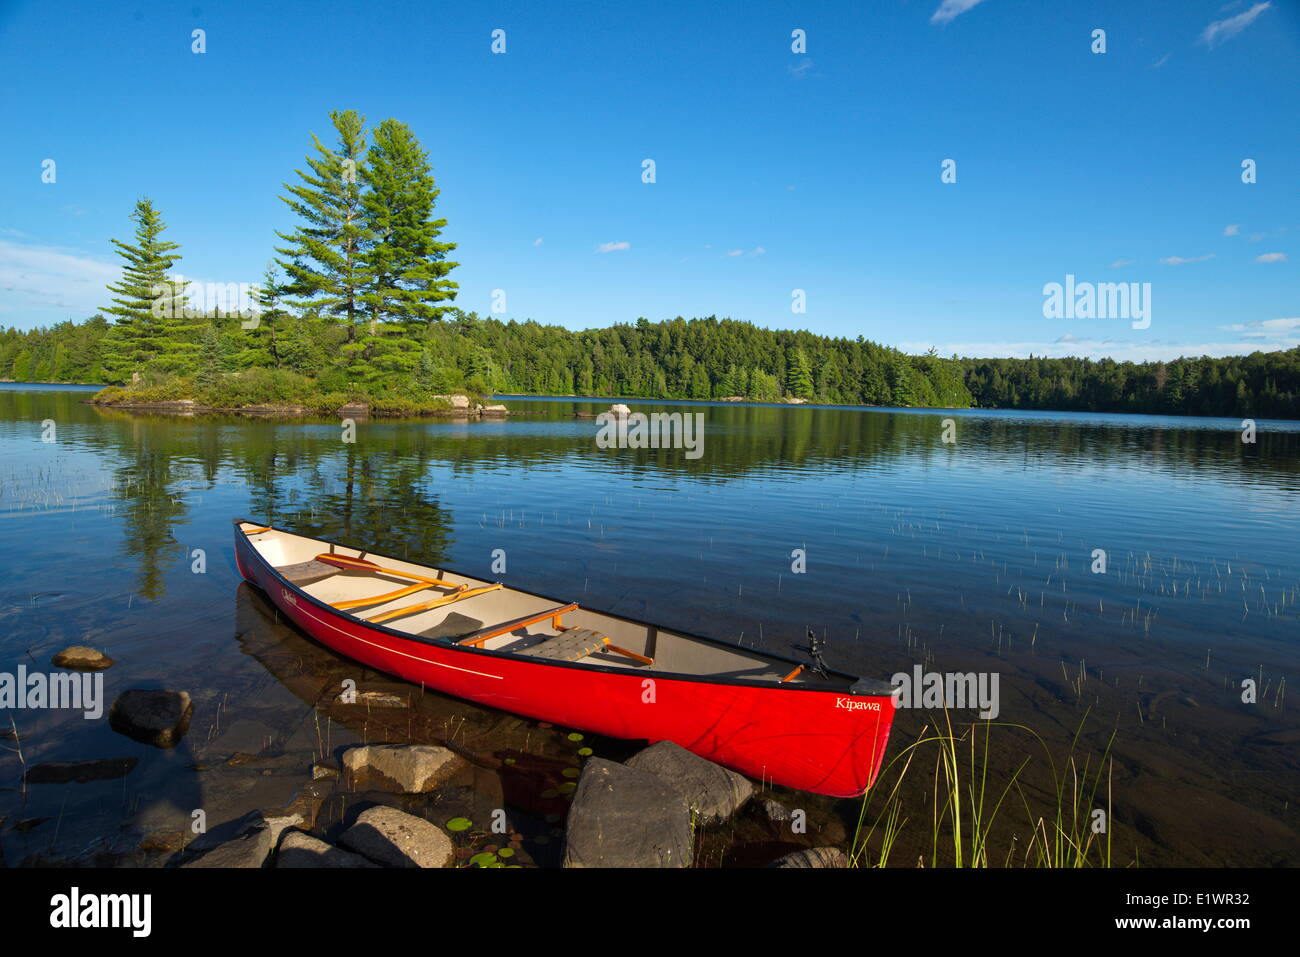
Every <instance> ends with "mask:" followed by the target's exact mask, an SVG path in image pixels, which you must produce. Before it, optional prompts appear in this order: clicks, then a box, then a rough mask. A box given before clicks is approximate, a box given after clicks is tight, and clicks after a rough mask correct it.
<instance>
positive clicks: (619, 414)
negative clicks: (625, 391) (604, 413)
mask: <svg viewBox="0 0 1300 957" xmlns="http://www.w3.org/2000/svg"><path fill="white" fill-rule="evenodd" d="M609 414H610V415H612V416H614V417H615V418H617V419H626V418H627V417H628V416H629V415H631V414H632V410H631V409H629V408H628V407H627V406H625V405H623V404H622V403H619V404H618V405H611V406H610V407H609Z"/></svg>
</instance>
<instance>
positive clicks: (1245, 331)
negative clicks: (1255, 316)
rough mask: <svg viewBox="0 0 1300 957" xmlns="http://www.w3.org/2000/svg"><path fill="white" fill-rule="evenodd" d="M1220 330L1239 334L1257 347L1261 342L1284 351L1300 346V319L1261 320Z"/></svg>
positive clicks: (1241, 323) (1223, 327) (1222, 327)
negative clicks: (1273, 345)
mask: <svg viewBox="0 0 1300 957" xmlns="http://www.w3.org/2000/svg"><path fill="white" fill-rule="evenodd" d="M1219 328H1220V329H1223V330H1224V331H1226V332H1239V333H1241V338H1242V339H1247V340H1250V341H1251V342H1252V343H1253V344H1255V345H1256V346H1258V345H1259V343H1261V342H1266V343H1272V344H1275V345H1277V346H1278V347H1279V348H1283V349H1289V348H1291V347H1292V346H1300V318H1292V319H1261V320H1259V321H1257V322H1239V323H1235V324H1233V325H1231V326H1219Z"/></svg>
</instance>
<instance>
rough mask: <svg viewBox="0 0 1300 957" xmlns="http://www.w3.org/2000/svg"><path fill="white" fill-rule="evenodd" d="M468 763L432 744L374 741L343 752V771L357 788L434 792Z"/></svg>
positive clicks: (349, 785)
mask: <svg viewBox="0 0 1300 957" xmlns="http://www.w3.org/2000/svg"><path fill="white" fill-rule="evenodd" d="M464 764H465V762H464V760H462V759H461V758H460V757H458V756H457V755H456V754H455V752H453V751H449V750H448V749H447V748H440V747H438V746H437V745H432V744H370V745H362V746H360V747H355V748H348V749H347V750H346V751H344V752H343V772H344V774H345V776H346V778H347V784H348V787H350V788H352V789H353V790H366V789H373V790H377V791H394V792H396V793H399V794H416V793H419V792H421V791H432V790H433V789H434V788H435V787H437V786H438V785H439V784H441V783H442V782H443V781H445V780H446V779H447V778H449V777H451V776H452V775H453V774H455V773H456V772H457V771H459V770H460V769H461V768H462V767H463V766H464Z"/></svg>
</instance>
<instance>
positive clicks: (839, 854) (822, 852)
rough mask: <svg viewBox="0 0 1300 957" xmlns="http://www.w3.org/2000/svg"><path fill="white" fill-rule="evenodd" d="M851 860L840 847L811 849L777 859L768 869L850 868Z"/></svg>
mask: <svg viewBox="0 0 1300 957" xmlns="http://www.w3.org/2000/svg"><path fill="white" fill-rule="evenodd" d="M848 866H849V859H848V857H847V855H845V853H844V852H843V851H841V850H840V849H839V848H838V847H810V848H808V849H807V850H805V851H795V852H794V853H793V854H787V855H786V856H785V857H780V858H777V859H776V860H775V861H773V862H772V863H771V864H769V865H768V867H848Z"/></svg>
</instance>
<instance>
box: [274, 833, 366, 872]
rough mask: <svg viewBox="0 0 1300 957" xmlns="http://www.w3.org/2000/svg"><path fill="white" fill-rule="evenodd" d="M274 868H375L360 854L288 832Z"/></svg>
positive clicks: (281, 844)
mask: <svg viewBox="0 0 1300 957" xmlns="http://www.w3.org/2000/svg"><path fill="white" fill-rule="evenodd" d="M275 866H276V867H377V866H378V865H376V864H372V863H371V862H370V861H368V860H366V859H365V858H364V857H362V856H361V855H360V854H353V853H352V852H351V851H345V850H343V849H342V848H341V847H335V846H334V845H333V844H328V843H326V842H325V841H322V840H321V839H320V838H318V837H312V836H311V835H310V834H307V833H305V832H303V831H288V832H286V833H285V835H284V837H282V838H281V839H280V849H279V850H278V851H276V854H275Z"/></svg>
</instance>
